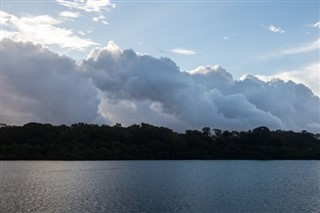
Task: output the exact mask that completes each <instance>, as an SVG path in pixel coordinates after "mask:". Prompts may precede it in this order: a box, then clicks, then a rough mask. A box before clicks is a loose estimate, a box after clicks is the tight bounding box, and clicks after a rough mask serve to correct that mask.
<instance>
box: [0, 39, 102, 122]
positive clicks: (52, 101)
mask: <svg viewBox="0 0 320 213" xmlns="http://www.w3.org/2000/svg"><path fill="white" fill-rule="evenodd" d="M0 52H1V56H2V63H1V75H2V85H1V87H2V92H1V100H2V103H1V105H2V111H1V114H2V116H1V117H2V120H1V122H4V123H8V124H24V123H27V122H31V121H35V122H50V123H53V124H72V123H74V122H94V120H95V119H96V118H97V117H99V116H98V114H97V110H98V107H97V105H98V99H97V95H96V94H97V90H96V88H95V87H94V86H93V85H92V84H91V83H90V80H89V79H88V78H86V77H84V76H83V75H82V74H81V72H80V70H79V67H78V66H77V65H76V64H75V61H74V60H72V59H70V58H67V57H65V56H59V55H57V54H55V53H53V52H51V51H49V50H48V49H46V48H44V47H43V46H41V45H35V44H33V43H31V42H26V43H22V42H14V41H12V40H9V39H3V40H2V41H1V49H0Z"/></svg>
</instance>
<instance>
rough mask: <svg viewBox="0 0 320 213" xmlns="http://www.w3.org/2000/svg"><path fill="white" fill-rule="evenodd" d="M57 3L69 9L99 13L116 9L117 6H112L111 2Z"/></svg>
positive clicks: (81, 0)
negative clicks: (110, 8)
mask: <svg viewBox="0 0 320 213" xmlns="http://www.w3.org/2000/svg"><path fill="white" fill-rule="evenodd" d="M57 3H58V4H59V5H62V6H65V7H68V8H69V9H77V10H84V11H86V12H98V13H99V12H101V11H103V10H107V9H108V8H109V7H112V8H114V7H115V4H112V3H111V2H110V0H86V1H84V0H57Z"/></svg>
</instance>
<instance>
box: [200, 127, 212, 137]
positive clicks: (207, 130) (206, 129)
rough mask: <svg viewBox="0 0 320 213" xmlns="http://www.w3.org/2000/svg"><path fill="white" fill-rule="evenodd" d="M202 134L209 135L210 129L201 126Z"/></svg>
mask: <svg viewBox="0 0 320 213" xmlns="http://www.w3.org/2000/svg"><path fill="white" fill-rule="evenodd" d="M202 134H203V135H205V136H208V137H210V136H211V129H210V127H203V128H202Z"/></svg>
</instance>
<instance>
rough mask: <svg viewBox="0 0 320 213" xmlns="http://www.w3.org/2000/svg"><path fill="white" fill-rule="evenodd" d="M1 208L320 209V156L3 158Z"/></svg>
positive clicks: (316, 210) (89, 209)
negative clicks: (264, 158)
mask: <svg viewBox="0 0 320 213" xmlns="http://www.w3.org/2000/svg"><path fill="white" fill-rule="evenodd" d="M0 169H1V171H0V178H1V179H0V180H1V182H0V186H1V188H0V202H1V203H0V212H1V213H2V212H5V213H7V212H8V213H9V212H14V213H16V212H39V213H40V212H41V213H45V212H77V213H78V212H282V213H283V212H320V161H76V162H70V161H67V162H66V161H2V162H1V161H0Z"/></svg>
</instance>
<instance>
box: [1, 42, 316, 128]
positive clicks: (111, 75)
mask: <svg viewBox="0 0 320 213" xmlns="http://www.w3.org/2000/svg"><path fill="white" fill-rule="evenodd" d="M1 55H2V63H1V74H2V85H1V86H2V92H1V105H2V111H1V122H2V123H7V124H16V125H17V124H18V125H19V124H24V123H28V122H49V123H53V124H71V123H76V122H88V123H108V124H111V123H116V122H120V123H122V124H124V125H130V124H133V123H141V122H146V123H151V124H155V125H163V126H168V127H170V128H174V129H175V130H185V129H190V128H195V129H199V128H201V127H203V126H210V127H214V128H220V129H232V130H248V129H253V128H255V127H257V126H268V127H269V128H271V129H285V130H297V131H299V130H302V129H306V130H308V131H311V132H319V131H320V109H319V106H320V99H319V97H317V96H315V95H314V94H313V93H312V91H311V90H310V89H308V88H307V87H306V86H304V85H303V84H296V83H294V82H292V81H289V82H284V81H282V80H273V81H269V82H263V81H260V80H259V79H258V78H256V77H254V76H251V75H247V76H245V78H244V79H243V80H239V81H237V80H234V79H233V77H232V75H231V74H230V73H228V72H227V71H226V70H225V69H224V68H223V67H221V66H219V65H214V66H201V67H198V68H196V69H194V70H192V71H188V72H182V71H181V70H180V69H179V67H178V66H177V65H176V64H175V63H174V62H173V61H172V60H170V59H168V58H154V57H152V56H149V55H140V54H137V53H136V52H134V51H133V50H121V49H120V48H118V47H117V46H116V45H115V44H114V43H113V42H109V44H108V46H107V47H105V48H102V49H94V50H92V51H91V53H90V55H89V56H88V58H87V59H86V60H83V61H82V62H81V63H76V61H75V60H73V59H71V58H68V57H65V56H60V55H58V54H55V53H53V52H51V51H50V50H48V49H46V48H43V47H42V46H41V45H35V44H33V43H30V42H26V43H22V42H20V43H19V42H14V41H12V40H9V39H3V40H2V41H1Z"/></svg>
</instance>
